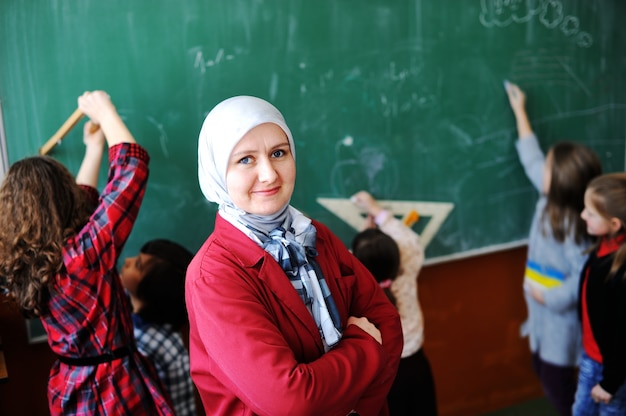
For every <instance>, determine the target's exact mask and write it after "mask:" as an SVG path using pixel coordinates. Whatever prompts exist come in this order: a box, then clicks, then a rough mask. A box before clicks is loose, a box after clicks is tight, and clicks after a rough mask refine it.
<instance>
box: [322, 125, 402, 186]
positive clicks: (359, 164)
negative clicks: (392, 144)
mask: <svg viewBox="0 0 626 416" xmlns="http://www.w3.org/2000/svg"><path fill="white" fill-rule="evenodd" d="M355 142H357V141H356V140H355V139H354V138H353V137H352V136H346V137H345V138H343V139H342V140H340V141H338V142H337V143H336V145H335V156H336V159H337V162H336V163H335V164H334V166H333V167H332V169H331V172H330V177H331V185H332V187H333V192H334V193H335V194H337V195H352V194H354V193H356V192H358V191H361V190H363V189H365V190H367V191H369V192H370V193H372V194H374V195H377V194H378V195H380V194H389V193H393V191H394V190H395V189H396V187H397V179H398V168H397V166H396V164H394V163H391V162H390V161H389V157H388V155H387V150H386V149H384V148H382V147H379V146H374V145H369V144H367V145H364V146H356V145H355Z"/></svg>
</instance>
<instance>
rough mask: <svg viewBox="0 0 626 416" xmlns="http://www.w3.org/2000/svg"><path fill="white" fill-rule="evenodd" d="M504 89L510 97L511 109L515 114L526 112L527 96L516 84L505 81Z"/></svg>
mask: <svg viewBox="0 0 626 416" xmlns="http://www.w3.org/2000/svg"><path fill="white" fill-rule="evenodd" d="M504 88H505V90H506V93H507V95H508V97H509V103H510V104H511V109H513V112H514V113H515V114H519V113H520V112H525V111H526V94H524V91H522V90H521V89H520V87H518V86H517V85H516V84H513V83H512V82H509V81H504Z"/></svg>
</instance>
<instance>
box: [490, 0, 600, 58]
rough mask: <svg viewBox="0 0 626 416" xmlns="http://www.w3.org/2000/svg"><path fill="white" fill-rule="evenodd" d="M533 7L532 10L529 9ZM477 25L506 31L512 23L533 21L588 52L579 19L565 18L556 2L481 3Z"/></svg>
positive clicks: (494, 0) (589, 42) (499, 0)
mask: <svg viewBox="0 0 626 416" xmlns="http://www.w3.org/2000/svg"><path fill="white" fill-rule="evenodd" d="M533 4H534V5H535V7H533ZM480 6H481V12H480V17H479V19H480V23H481V24H482V25H483V26H485V27H493V26H498V27H506V26H509V25H511V24H513V23H526V22H528V21H530V20H531V19H532V18H533V17H535V16H537V19H538V20H539V22H541V24H543V25H544V26H545V27H546V28H548V29H559V30H561V32H562V33H563V34H564V35H565V36H567V37H570V38H572V39H574V42H575V43H576V44H577V45H578V46H580V47H581V48H589V47H591V45H592V44H593V37H592V36H591V35H590V34H589V33H588V32H585V31H581V30H580V19H579V18H578V17H576V16H571V15H567V16H566V15H565V13H564V11H563V3H562V2H561V1H557V0H542V1H537V2H536V3H533V2H529V1H521V0H517V1H515V0H514V1H502V0H481V2H480Z"/></svg>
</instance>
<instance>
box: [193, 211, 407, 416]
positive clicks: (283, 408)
mask: <svg viewBox="0 0 626 416" xmlns="http://www.w3.org/2000/svg"><path fill="white" fill-rule="evenodd" d="M313 224H314V225H315V228H316V229H317V250H318V253H319V256H318V257H317V260H318V262H319V264H320V267H321V269H322V272H323V273H324V278H325V279H326V282H327V284H328V286H329V288H330V291H331V293H332V295H333V298H334V300H335V303H336V305H337V308H338V310H339V313H340V314H341V321H342V325H343V328H344V330H343V338H342V340H341V341H340V342H339V344H338V345H337V346H335V347H334V348H333V349H331V350H330V351H329V352H327V353H324V348H323V345H322V339H321V337H320V333H319V330H318V328H317V326H316V324H315V321H314V320H313V317H312V316H311V314H310V312H309V311H308V310H307V308H306V306H305V305H304V303H303V302H302V300H301V299H300V297H299V296H298V294H297V293H296V291H295V290H294V288H293V286H292V285H291V283H290V281H289V279H288V278H287V276H286V275H285V273H284V272H283V270H282V269H281V268H280V266H279V265H278V263H277V262H276V261H275V260H274V259H273V258H272V257H271V256H270V255H269V254H268V253H266V252H265V251H264V250H263V249H262V248H261V247H259V246H258V245H257V244H256V243H255V242H254V241H252V240H250V238H248V237H247V236H245V235H244V234H243V233H242V232H241V231H239V230H238V229H237V228H235V227H234V226H233V225H232V224H230V223H228V222H227V221H226V220H224V219H223V218H222V217H221V216H220V215H217V219H216V223H215V230H214V232H213V234H211V236H210V237H209V238H208V239H207V241H206V242H205V243H204V245H203V246H202V247H201V248H200V250H199V251H198V253H197V254H196V256H195V258H194V259H193V261H192V263H191V264H190V266H189V268H188V270H187V283H186V299H187V309H188V312H189V320H190V356H191V374H192V378H193V381H194V383H195V384H196V386H197V388H198V390H199V392H200V396H201V398H202V402H203V404H204V408H205V410H206V413H207V414H208V415H238V416H239V415H241V416H244V415H271V416H279V415H298V416H306V415H315V416H319V415H324V416H333V415H337V416H345V415H347V414H348V413H349V412H350V411H351V410H353V409H354V410H356V411H357V412H358V413H359V414H360V415H361V416H369V415H372V416H377V415H386V414H388V411H387V405H386V396H387V392H388V391H389V388H390V387H391V384H392V382H393V379H394V376H395V373H396V370H397V367H398V363H399V360H400V353H401V351H402V329H401V326H400V319H399V316H398V313H397V311H396V309H395V307H394V306H393V305H392V304H391V303H390V302H389V301H388V300H387V297H386V296H385V294H384V293H383V291H382V290H381V289H380V288H379V287H378V284H377V283H376V281H375V280H374V278H373V277H372V276H371V275H370V273H369V272H368V271H367V269H366V268H365V267H364V266H363V265H361V263H359V262H358V261H357V260H356V258H354V256H352V254H351V253H350V252H349V251H348V250H347V249H346V247H345V245H344V244H343V243H342V242H341V240H339V239H338V238H337V237H336V236H335V235H334V234H332V233H331V232H330V230H329V229H328V228H326V226H324V225H322V224H320V223H318V222H315V221H314V222H313ZM350 316H356V317H360V316H365V317H367V318H368V319H369V320H370V322H372V323H373V324H374V325H376V327H377V328H378V329H379V330H380V332H381V334H382V339H383V345H380V344H379V343H378V342H377V341H376V340H374V338H372V337H371V336H369V335H368V334H367V333H366V332H365V331H363V330H361V329H360V328H359V327H357V326H355V325H350V326H349V327H347V328H346V326H345V325H346V321H347V319H348V317H350Z"/></svg>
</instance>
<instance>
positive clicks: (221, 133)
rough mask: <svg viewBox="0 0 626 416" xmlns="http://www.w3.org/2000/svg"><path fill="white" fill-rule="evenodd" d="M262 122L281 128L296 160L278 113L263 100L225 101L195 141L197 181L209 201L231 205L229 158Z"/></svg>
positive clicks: (238, 98)
mask: <svg viewBox="0 0 626 416" xmlns="http://www.w3.org/2000/svg"><path fill="white" fill-rule="evenodd" d="M263 123H274V124H276V125H278V126H279V127H280V128H281V129H283V131H284V132H285V134H286V135H287V139H289V147H291V154H292V155H293V158H294V160H295V158H296V147H295V146H294V142H293V137H292V135H291V131H290V130H289V127H287V123H285V119H284V118H283V115H282V114H281V113H280V111H278V109H276V107H274V106H273V105H272V104H270V103H268V102H267V101H265V100H262V99H260V98H257V97H251V96H247V95H240V96H236V97H232V98H228V99H226V100H224V101H222V102H221V103H219V104H218V105H216V106H215V107H214V108H213V110H211V112H210V113H209V114H208V115H207V116H206V119H205V120H204V123H203V124H202V129H201V130H200V137H199V139H198V181H199V182H200V189H202V193H203V194H204V197H205V198H206V199H207V200H208V201H210V202H215V203H217V204H218V205H222V204H226V205H230V206H233V202H232V199H231V198H230V196H229V195H228V191H227V189H226V168H227V165H228V159H229V158H230V154H231V152H232V151H233V148H234V147H235V146H236V145H237V143H239V141H240V140H241V139H242V138H243V136H245V135H246V133H248V132H249V131H250V130H252V129H253V128H254V127H256V126H258V125H260V124H263Z"/></svg>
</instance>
